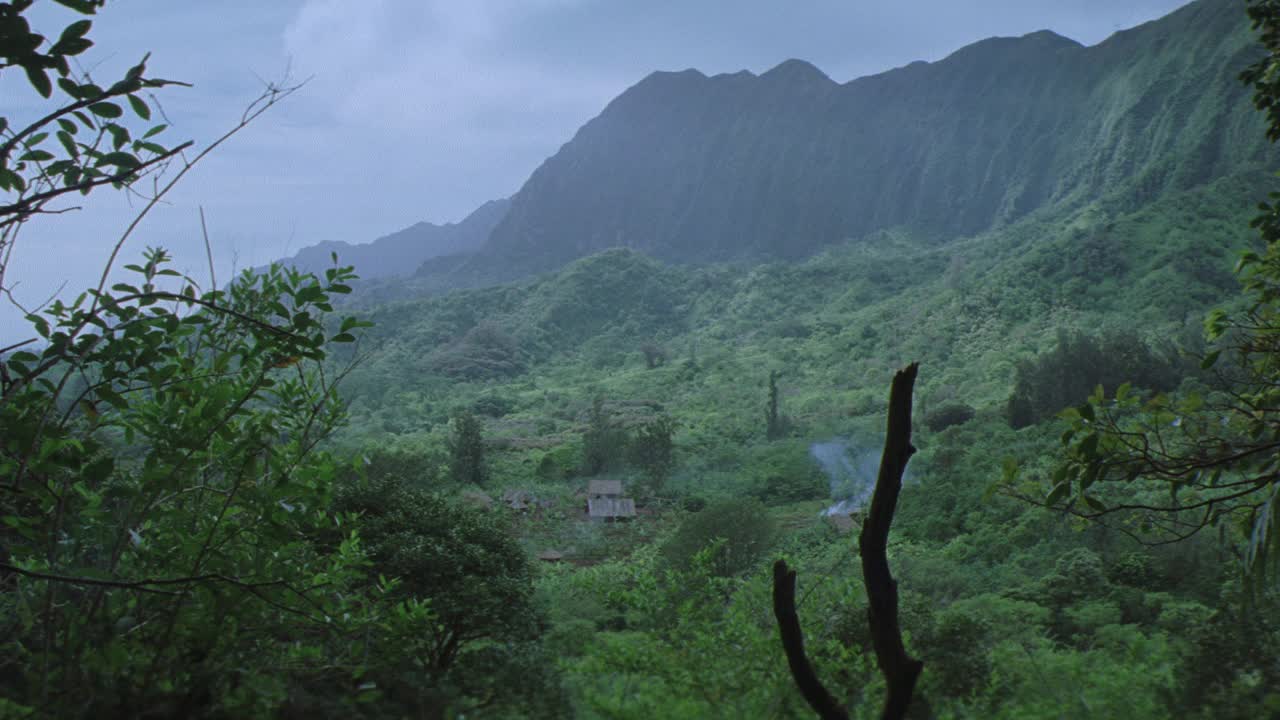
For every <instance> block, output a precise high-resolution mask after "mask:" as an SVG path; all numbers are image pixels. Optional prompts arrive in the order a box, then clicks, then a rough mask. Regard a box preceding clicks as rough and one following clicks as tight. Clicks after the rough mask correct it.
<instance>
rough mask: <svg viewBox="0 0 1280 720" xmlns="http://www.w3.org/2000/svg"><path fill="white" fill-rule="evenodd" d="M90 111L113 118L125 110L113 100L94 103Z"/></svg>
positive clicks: (99, 115)
mask: <svg viewBox="0 0 1280 720" xmlns="http://www.w3.org/2000/svg"><path fill="white" fill-rule="evenodd" d="M89 112H91V113H93V114H94V115H97V116H98V117H102V118H108V119H111V120H114V119H115V118H118V117H120V116H121V115H124V110H121V109H120V106H119V105H117V104H115V103H113V102H100V103H94V104H92V105H90V106H89Z"/></svg>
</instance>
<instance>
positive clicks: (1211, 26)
mask: <svg viewBox="0 0 1280 720" xmlns="http://www.w3.org/2000/svg"><path fill="white" fill-rule="evenodd" d="M1256 53H1257V49H1256V47H1255V45H1254V40H1253V36H1252V33H1251V31H1250V30H1249V28H1248V24H1247V21H1246V19H1245V18H1244V16H1243V14H1242V13H1241V12H1240V11H1239V8H1238V3H1235V2H1233V1H1232V0H1199V1H1198V2H1194V3H1192V4H1190V5H1188V6H1186V7H1184V8H1182V9H1180V10H1178V11H1176V12H1174V13H1172V14H1170V15H1168V16H1166V17H1165V18H1162V19H1160V20H1157V21H1154V22H1150V23H1147V24H1145V25H1142V26H1139V27H1137V28H1134V29H1131V30H1126V31H1123V32H1120V33H1117V34H1115V35H1114V36H1112V37H1111V38H1109V39H1107V40H1106V41H1104V42H1102V43H1100V44H1098V45H1096V46H1093V47H1084V46H1082V45H1080V44H1079V43H1076V42H1074V41H1072V40H1069V39H1067V38H1064V37H1061V36H1059V35H1056V34H1054V33H1052V32H1048V31H1042V32H1036V33H1032V34H1030V35H1026V36H1023V37H1019V38H992V39H988V40H984V41H981V42H978V43H975V44H973V45H970V46H968V47H965V48H963V49H961V50H959V51H957V52H955V53H953V54H952V55H951V56H949V57H947V58H946V59H944V60H941V61H939V62H935V63H924V62H917V63H913V64H911V65H908V66H906V67H902V68H898V69H896V70H892V71H889V72H886V73H882V74H879V75H875V76H870V77H864V78H859V79H856V80H852V81H850V82H848V83H844V84H839V83H837V82H835V81H833V80H831V79H830V78H828V77H827V76H826V75H824V74H823V73H822V72H821V71H820V70H819V69H817V68H816V67H814V66H813V65H811V64H809V63H806V62H804V61H801V60H789V61H787V62H784V63H782V64H780V65H778V66H777V67H775V68H774V69H772V70H770V71H768V72H766V73H763V74H761V75H755V74H752V73H749V72H745V71H744V72H739V73H735V74H726V75H717V76H713V77H707V76H706V75H703V74H702V73H700V72H698V71H696V70H686V71H683V72H657V73H653V74H651V75H649V76H648V77H646V78H645V79H644V80H642V81H641V82H639V83H637V84H636V85H635V86H633V87H632V88H630V89H629V90H627V91H626V92H624V93H623V94H622V95H620V96H619V97H618V98H616V99H615V100H614V101H613V102H611V103H610V104H609V105H608V106H607V107H606V108H605V109H604V111H603V112H602V113H601V114H600V115H599V116H598V117H596V118H595V119H593V120H591V121H590V122H588V123H587V124H586V125H584V126H583V127H582V128H581V129H580V130H579V131H578V133H577V134H576V135H575V136H574V137H573V138H572V139H571V140H570V141H569V142H568V143H566V144H565V145H564V146H563V147H562V148H561V149H560V151H559V152H558V153H556V154H555V155H554V156H552V157H550V158H549V159H547V160H546V162H544V163H543V164H542V166H541V167H539V168H538V169H537V170H536V171H535V172H534V173H533V175H532V176H531V177H530V178H529V180H528V181H527V182H526V183H525V185H524V186H523V187H522V188H521V190H520V191H519V192H518V193H517V194H516V195H515V196H514V197H512V198H511V200H510V204H509V209H507V210H506V211H505V214H504V215H503V216H502V217H501V218H500V219H496V220H495V218H496V214H497V212H496V211H495V212H494V213H490V214H487V215H485V216H484V218H485V220H486V221H496V224H495V225H494V226H493V228H492V232H491V233H490V234H489V235H488V238H487V241H486V242H483V243H479V242H477V237H476V235H475V234H466V242H458V243H456V245H454V246H451V247H455V248H456V249H454V250H453V253H454V254H451V255H449V256H448V257H435V259H434V260H430V261H429V262H427V263H426V264H425V265H424V266H423V267H422V268H421V269H420V270H419V271H418V273H417V277H416V278H415V279H414V280H413V283H414V284H415V285H417V286H418V287H419V288H420V289H424V290H433V289H446V288H449V287H461V286H469V285H483V284H489V283H492V282H500V281H503V280H509V279H514V278H518V277H522V276H527V275H529V274H533V273H537V272H542V271H546V270H551V269H554V268H557V267H560V266H562V265H563V264H565V263H567V262H569V261H571V260H573V259H575V258H579V257H583V256H586V255H590V254H592V253H595V252H598V251H600V250H603V249H606V248H610V247H628V248H632V249H635V250H639V251H641V252H643V253H645V254H648V255H651V256H654V257H657V258H660V259H664V260H668V261H676V262H714V261H724V260H768V259H798V258H803V257H807V256H809V255H812V254H813V253H815V252H817V251H819V250H821V249H822V248H824V247H827V246H830V245H832V244H835V243H839V242H842V241H844V240H847V239H851V238H859V237H863V236H866V235H868V234H869V233H873V232H876V231H879V230H884V229H890V228H901V229H904V230H906V231H908V232H910V233H911V234H913V235H918V236H921V237H924V238H928V239H930V240H931V241H934V242H945V241H947V240H950V239H953V238H957V237H964V236H971V235H974V234H978V233H981V232H983V231H986V230H990V229H994V228H999V227H1002V226H1006V225H1009V224H1011V223H1014V222H1016V221H1018V220H1020V219H1022V218H1025V217H1027V216H1028V215H1030V214H1032V213H1035V212H1037V211H1064V210H1070V209H1072V208H1078V207H1080V206H1081V205H1082V204H1084V203H1088V202H1091V201H1095V200H1099V199H1102V198H1109V199H1112V200H1114V201H1116V202H1118V203H1119V205H1118V207H1119V208H1120V209H1123V210H1132V209H1134V208H1137V207H1140V206H1142V205H1143V204H1145V203H1148V202H1151V201H1152V200H1154V199H1156V198H1159V197H1161V196H1164V195H1167V194H1168V193H1170V192H1177V191H1181V190H1185V189H1188V188H1192V187H1195V186H1198V185H1201V184H1204V183H1206V182H1209V181H1211V180H1214V179H1216V178H1221V177H1226V176H1230V175H1233V174H1237V173H1241V172H1247V171H1251V170H1256V169H1257V168H1259V167H1261V166H1262V165H1263V164H1265V162H1266V161H1267V159H1268V158H1271V157H1274V152H1273V151H1272V150H1271V149H1270V147H1269V145H1268V143H1267V142H1266V140H1265V137H1264V132H1263V120H1262V118H1261V117H1260V116H1259V115H1258V114H1257V113H1255V112H1253V110H1252V108H1251V106H1250V103H1249V91H1248V89H1247V88H1245V87H1244V86H1242V85H1241V84H1240V83H1239V82H1238V81H1237V75H1238V74H1239V71H1240V70H1241V69H1242V68H1243V67H1244V66H1245V65H1246V64H1247V63H1248V62H1249V61H1250V59H1251V58H1253V57H1255V56H1256ZM504 209H505V208H504ZM463 225H466V226H467V230H468V233H472V232H473V231H477V230H481V229H483V223H479V222H476V223H470V219H469V220H468V221H467V222H464V223H462V224H460V225H459V226H458V227H459V228H461V227H462V226H463ZM415 227H420V226H415ZM405 232H408V231H405ZM400 236H401V234H397V235H395V236H390V237H400ZM403 239H407V238H403ZM389 240H390V238H386V239H383V241H381V242H382V243H383V246H386V247H388V248H390V247H392V246H394V247H397V248H399V247H401V246H400V245H397V244H395V243H390V242H389ZM444 246H445V243H441V244H440V245H439V246H438V247H444ZM308 252H309V251H304V253H300V255H299V256H300V257H304V256H306V257H309V255H308ZM397 252H398V251H397ZM445 254H446V253H444V252H435V251H434V250H433V251H432V252H430V253H429V255H430V256H433V257H434V256H443V255H445ZM319 255H320V256H322V257H323V258H324V259H325V261H326V262H327V259H328V251H327V250H325V251H321V252H320V253H319ZM424 255H426V254H424ZM346 257H349V258H350V259H351V260H353V261H355V262H356V264H357V268H358V270H360V271H361V272H362V273H363V274H364V275H365V276H366V277H375V278H376V277H380V276H385V275H389V274H398V273H402V272H403V271H404V268H405V267H406V265H405V263H406V262H407V261H408V258H409V256H407V255H402V254H397V255H395V256H394V258H393V259H386V258H387V257H391V256H386V257H384V256H383V255H382V251H381V249H380V248H375V247H374V246H369V250H367V251H358V254H357V253H355V252H349V254H348V255H347V256H346ZM344 261H345V259H344ZM393 270H394V272H393Z"/></svg>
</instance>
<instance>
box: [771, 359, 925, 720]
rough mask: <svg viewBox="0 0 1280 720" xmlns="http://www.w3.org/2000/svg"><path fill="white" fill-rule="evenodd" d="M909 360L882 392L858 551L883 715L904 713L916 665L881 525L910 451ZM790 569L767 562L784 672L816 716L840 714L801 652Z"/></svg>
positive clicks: (830, 718) (890, 719)
mask: <svg viewBox="0 0 1280 720" xmlns="http://www.w3.org/2000/svg"><path fill="white" fill-rule="evenodd" d="M917 370H919V365H918V364H917V363H912V364H911V365H909V366H907V367H906V368H905V369H903V370H901V371H899V372H898V374H897V375H895V376H894V378H893V385H892V386H891V388H890V390H889V423H888V431H887V433H886V434H885V440H884V454H883V455H882V456H881V457H880V474H879V476H878V477H877V478H876V489H875V493H874V495H872V498H871V508H870V510H869V511H868V513H867V518H866V520H865V522H864V523H863V525H862V533H861V535H859V539H858V553H859V555H861V556H862V578H863V583H864V585H865V586H866V590H867V600H868V602H869V608H868V610H867V622H868V623H869V624H870V626H871V640H872V645H873V647H874V648H875V652H876V664H877V665H878V666H879V667H880V672H881V674H883V675H884V678H885V681H886V683H887V684H888V697H887V698H886V699H885V705H884V711H883V712H882V713H881V717H882V718H884V720H899V719H900V718H904V717H906V714H907V708H908V707H910V705H911V696H912V694H913V693H914V692H915V687H916V680H918V679H919V677H920V672H921V670H922V669H923V668H924V663H922V662H920V661H919V660H917V659H915V658H913V657H911V656H910V655H908V654H907V650H906V647H905V646H904V645H903V643H902V630H901V628H899V627H898V583H897V582H896V581H894V579H893V575H892V574H891V573H890V572H889V559H888V556H887V554H886V551H887V549H888V543H889V529H890V527H891V526H892V525H893V515H894V512H895V511H896V510H897V508H898V495H899V494H900V493H901V492H902V475H903V473H904V472H905V471H906V469H907V462H908V461H910V460H911V456H912V455H914V454H915V451H916V449H915V446H913V445H912V444H911V392H912V389H913V388H914V387H915V382H916V372H917ZM795 597H796V574H795V572H794V571H792V570H790V569H789V568H788V567H787V564H786V563H785V562H783V561H782V560H779V561H778V562H777V563H775V564H774V566H773V613H774V616H775V617H776V618H777V620H778V630H779V631H780V633H781V634H782V649H783V651H784V652H786V655H787V663H788V665H789V666H790V667H791V676H792V677H793V678H794V679H795V682H796V687H797V688H799V690H800V694H801V695H803V696H804V699H805V700H806V701H807V702H808V703H809V706H810V707H812V708H813V710H814V712H816V713H817V714H818V717H820V718H822V719H823V720H848V717H849V714H848V712H847V711H846V710H845V709H844V707H842V706H841V705H840V703H839V702H838V701H837V700H836V699H835V698H834V697H833V696H832V695H831V693H830V692H829V691H828V690H827V689H826V687H824V686H823V684H822V681H821V680H819V679H818V675H817V673H816V672H815V671H814V669H813V666H812V665H811V664H810V663H809V658H808V657H807V656H806V655H805V652H804V636H803V634H802V633H801V630H800V618H799V616H798V615H797V614H796V608H795Z"/></svg>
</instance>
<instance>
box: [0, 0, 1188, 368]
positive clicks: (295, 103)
mask: <svg viewBox="0 0 1280 720" xmlns="http://www.w3.org/2000/svg"><path fill="white" fill-rule="evenodd" d="M1183 4H1185V2H1184V1H1183V0H772V1H768V2H766V1H763V0H714V1H712V0H201V1H199V2H195V1H193V0H114V1H113V2H110V3H108V6H107V8H106V9H105V10H104V11H102V12H101V13H100V15H99V16H98V18H97V19H96V20H95V24H94V28H93V30H92V32H91V34H90V37H91V38H92V39H93V40H95V41H96V42H97V46H96V47H95V48H93V49H92V50H90V51H89V52H88V53H86V54H85V55H84V56H82V58H81V61H82V65H83V66H84V67H85V68H88V69H91V70H92V71H93V73H94V75H95V77H96V78H97V79H99V80H100V81H109V80H114V79H118V78H119V76H120V75H121V74H122V73H123V71H124V69H126V68H127V67H129V66H130V65H132V64H133V63H135V62H136V61H137V60H138V59H139V58H140V57H141V56H142V54H143V53H144V52H146V51H151V53H152V60H151V63H150V69H151V74H152V75H153V76H156V77H164V78H171V79H178V80H185V81H188V82H191V83H193V84H194V87H192V88H189V89H184V88H170V89H165V90H163V91H162V92H161V93H160V94H159V100H160V102H161V104H162V105H163V107H164V109H165V112H166V113H167V115H168V117H169V118H170V119H171V120H172V121H173V123H174V127H173V129H172V130H170V131H169V133H167V134H166V135H165V137H167V138H168V139H169V140H172V141H177V140H185V139H192V140H195V141H196V142H197V144H198V145H199V144H203V143H206V142H208V141H210V140H212V139H213V138H215V137H216V136H217V135H218V134H220V133H221V131H223V130H225V129H227V128H228V127H230V126H231V125H232V124H234V123H235V121H236V120H237V119H238V118H239V116H240V114H241V112H242V110H243V108H244V106H245V104H246V103H248V102H249V101H250V100H252V99H253V98H254V97H255V96H256V95H257V94H258V93H259V91H260V90H261V87H262V84H263V82H264V81H265V80H278V79H280V78H282V77H284V76H285V75H286V73H287V74H289V75H290V76H291V77H292V78H294V79H295V80H302V79H307V84H306V85H305V87H304V88H303V89H302V90H300V91H299V92H298V93H297V94H296V95H295V96H294V97H292V98H290V99H289V100H288V101H287V102H286V103H285V104H284V105H282V106H279V107H277V108H275V109H273V110H272V111H271V112H270V113H269V114H268V115H266V116H264V117H262V118H261V119H259V121H258V122H257V123H256V124H255V125H253V126H252V127H250V128H249V129H247V130H246V131H244V132H243V133H242V134H241V135H239V136H237V137H236V138H235V139H234V140H233V141H232V142H231V144H230V145H228V146H224V147H223V148H220V149H219V151H218V152H217V153H216V154H214V155H213V156H211V157H210V159H209V160H208V161H206V163H205V164H203V165H202V166H201V167H200V168H198V169H197V170H195V171H194V172H193V173H192V174H191V175H190V176H189V177H188V178H187V179H186V180H185V181H184V184H183V185H182V186H181V187H180V189H179V190H178V191H175V193H174V194H173V195H171V196H170V203H169V204H168V205H167V206H165V207H163V208H161V209H159V210H157V211H156V212H153V214H152V215H151V216H150V217H149V219H148V221H147V222H146V224H144V225H143V227H142V230H141V231H140V232H138V233H137V234H136V235H135V236H134V238H133V239H132V240H131V241H130V243H129V245H128V246H127V247H126V250H125V255H126V256H127V259H126V260H125V261H126V262H131V261H133V259H135V258H136V257H137V256H138V254H139V253H141V251H142V249H143V248H144V247H146V246H148V245H161V246H164V247H166V248H168V249H170V250H171V251H172V252H173V253H174V254H175V255H176V256H177V258H178V261H179V262H178V264H179V267H180V268H183V269H188V270H191V271H192V272H197V273H200V274H201V275H203V274H204V273H205V271H204V270H203V268H204V266H205V262H204V256H205V253H204V249H203V245H202V242H201V240H200V226H199V216H198V214H197V208H198V206H201V205H203V206H204V208H205V213H206V216H207V218H208V222H209V231H210V234H211V239H212V241H213V247H214V252H215V255H216V257H217V262H218V264H219V266H220V270H219V272H220V273H221V274H222V277H224V278H225V277H227V275H226V273H227V271H228V270H229V268H230V267H231V266H232V265H233V264H235V265H238V266H239V267H244V266H246V265H254V264H261V263H263V262H266V261H269V260H271V259H275V258H279V257H282V256H285V255H290V254H292V253H294V252H296V251H297V250H298V249H299V248H301V247H303V246H306V245H311V244H314V243H317V242H320V241H323V240H345V241H347V242H368V241H370V240H373V239H374V238H376V237H379V236H381V235H385V234H387V233H390V232H393V231H395V230H398V229H401V228H403V227H406V226H408V225H411V224H413V223H415V222H417V221H419V220H428V221H433V222H446V221H456V220H459V219H461V218H462V217H464V216H465V215H466V214H467V213H468V212H470V211H471V210H472V209H474V208H475V207H477V206H479V205H480V204H481V203H483V202H485V201H486V200H490V199H493V198H499V197H505V196H508V195H511V194H512V193H514V192H515V191H516V190H518V189H519V188H520V185H521V184H522V183H523V182H524V180H525V179H526V178H527V177H528V176H529V174H530V173H531V172H532V171H533V170H534V168H536V167H537V165H538V164H539V163H540V162H541V161H542V160H543V159H544V158H546V157H547V156H549V155H551V154H553V153H554V152H555V151H556V150H557V149H558V148H559V146H560V145H561V144H563V143H564V142H566V141H568V140H569V139H570V138H571V137H572V135H573V133H574V131H575V130H577V128H578V127H579V126H581V125H582V124H583V123H584V122H586V121H587V120H589V119H591V118H592V117H593V116H594V115H596V114H597V113H598V112H599V111H600V110H601V109H603V107H604V106H605V104H606V103H607V102H608V101H609V100H610V99H612V98H613V97H615V96H617V95H618V94H619V93H621V92H622V91H623V90H625V89H626V88H627V87H629V86H631V85H633V84H635V83H636V82H637V81H639V80H640V79H641V78H643V77H644V76H645V75H647V74H648V73H649V72H651V71H653V70H683V69H685V68H690V67H692V68H697V69H699V70H701V71H703V72H706V73H708V74H714V73H721V72H735V71H737V70H741V69H744V68H745V69H747V70H751V71H753V72H757V73H759V72H763V71H765V70H768V69H769V68H771V67H773V66H774V65H776V64H778V63H779V62H781V61H783V60H786V59H788V58H793V57H794V58H802V59H805V60H808V61H810V62H812V63H814V64H815V65H817V66H818V67H819V68H821V69H822V70H823V71H825V72H826V73H827V74H828V75H830V76H831V77H832V78H833V79H835V80H837V81H840V82H844V81H847V80H850V79H853V78H855V77H859V76H862V75H867V74H872V73H877V72H881V71H884V70H888V69H890V68H894V67H899V66H902V65H905V64H907V63H909V62H912V61H914V60H929V61H933V60H939V59H942V58H944V57H946V56H947V55H948V54H950V53H951V52H953V51H955V50H957V49H958V48H960V47H963V46H964V45H967V44H969V43H972V42H975V41H977V40H980V39H983V38H986V37H991V36H1010V35H1023V34H1026V33H1029V32H1033V31H1036V30H1041V29H1051V30H1053V31H1055V32H1058V33H1059V34H1062V35H1065V36H1067V37H1070V38H1073V39H1075V40H1078V41H1080V42H1082V43H1085V44H1089V45H1092V44H1095V43H1097V42H1100V41H1101V40H1103V39H1105V38H1106V37H1107V36H1108V35H1110V34H1111V33H1113V32H1115V31H1116V30H1120V29H1124V28H1128V27H1132V26H1135V25H1138V24H1141V23H1143V22H1146V21H1149V20H1152V19H1155V18H1157V17H1160V16H1162V15H1164V14H1166V13H1168V12H1170V11H1172V10H1174V9H1176V8H1177V7H1179V6H1181V5H1183ZM37 6H38V8H37V9H38V10H39V12H36V13H34V14H33V15H32V18H33V20H34V21H35V25H36V29H37V30H39V31H41V32H44V33H45V34H46V35H52V36H54V37H56V36H57V33H58V32H59V31H60V30H61V28H62V27H63V26H64V25H65V24H66V23H67V22H69V21H70V20H73V19H75V18H74V17H72V16H71V15H70V14H69V13H68V12H66V11H65V10H63V9H61V8H59V7H58V6H56V5H54V4H53V3H52V2H50V1H49V0H39V1H38V2H37ZM41 6H47V7H41ZM0 99H2V100H3V104H2V105H0V115H5V116H8V117H9V119H10V121H11V124H17V121H19V120H21V119H23V118H26V119H28V120H30V119H31V117H32V113H34V112H36V111H37V110H39V108H40V107H41V106H39V105H38V104H35V103H34V102H33V100H34V99H35V98H34V94H33V93H31V92H30V91H29V89H28V88H27V87H26V86H25V82H22V81H21V77H20V74H19V75H18V76H15V73H13V72H12V71H6V72H5V73H4V74H3V75H0ZM46 111H47V108H46ZM3 197H4V196H3V195H0V200H2V199H3ZM84 204H85V205H86V207H85V209H84V210H82V211H79V212H76V213H71V214H65V215H59V216H56V217H46V218H40V219H38V220H37V221H35V222H33V223H31V224H30V225H29V226H28V228H27V229H26V230H24V234H23V236H22V237H21V239H20V241H19V242H20V243H21V245H20V246H19V248H18V251H17V252H16V253H15V262H14V265H13V266H12V267H11V268H10V275H9V277H8V280H9V281H10V282H11V283H12V282H13V281H19V285H18V287H17V290H16V294H17V296H18V297H19V298H20V299H21V300H22V301H23V302H25V303H29V304H39V303H40V302H41V301H43V300H44V299H45V298H46V297H47V296H48V295H49V294H50V293H51V292H53V291H54V290H55V289H56V288H57V287H58V286H59V285H60V284H62V283H64V282H65V283H67V288H68V292H69V291H71V290H76V291H78V290H79V289H83V288H84V287H87V286H89V285H92V284H94V283H95V282H96V278H97V275H98V273H100V272H101V266H102V263H103V261H104V260H105V257H106V253H107V251H108V248H109V246H110V244H111V241H112V240H113V239H114V238H115V237H116V235H118V231H119V230H120V229H121V228H123V226H124V225H125V224H126V222H127V220H128V219H129V215H128V213H129V212H130V208H129V207H128V205H127V204H126V203H125V202H124V201H123V199H122V198H121V197H120V196H119V195H113V194H112V193H111V192H110V191H99V192H98V193H97V194H96V195H95V196H91V197H90V199H89V201H88V202H86V203H84ZM25 335H26V332H25V323H23V322H22V321H21V319H20V314H19V313H17V312H16V311H14V310H13V309H12V308H10V307H8V306H7V304H6V306H4V307H0V345H3V344H5V341H7V340H13V339H16V338H18V337H25Z"/></svg>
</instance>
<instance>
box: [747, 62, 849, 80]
mask: <svg viewBox="0 0 1280 720" xmlns="http://www.w3.org/2000/svg"><path fill="white" fill-rule="evenodd" d="M760 78H761V79H767V80H773V81H785V82H787V83H792V84H799V83H823V84H830V83H831V82H832V80H831V78H829V77H827V75H826V73H824V72H822V71H821V70H819V69H818V68H817V67H815V66H814V65H813V63H809V62H805V61H804V60H797V59H796V58H792V59H790V60H784V61H783V62H781V63H779V64H778V65H777V66H776V67H774V68H773V69H772V70H769V71H768V72H765V73H764V74H763V75H761V76H760Z"/></svg>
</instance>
